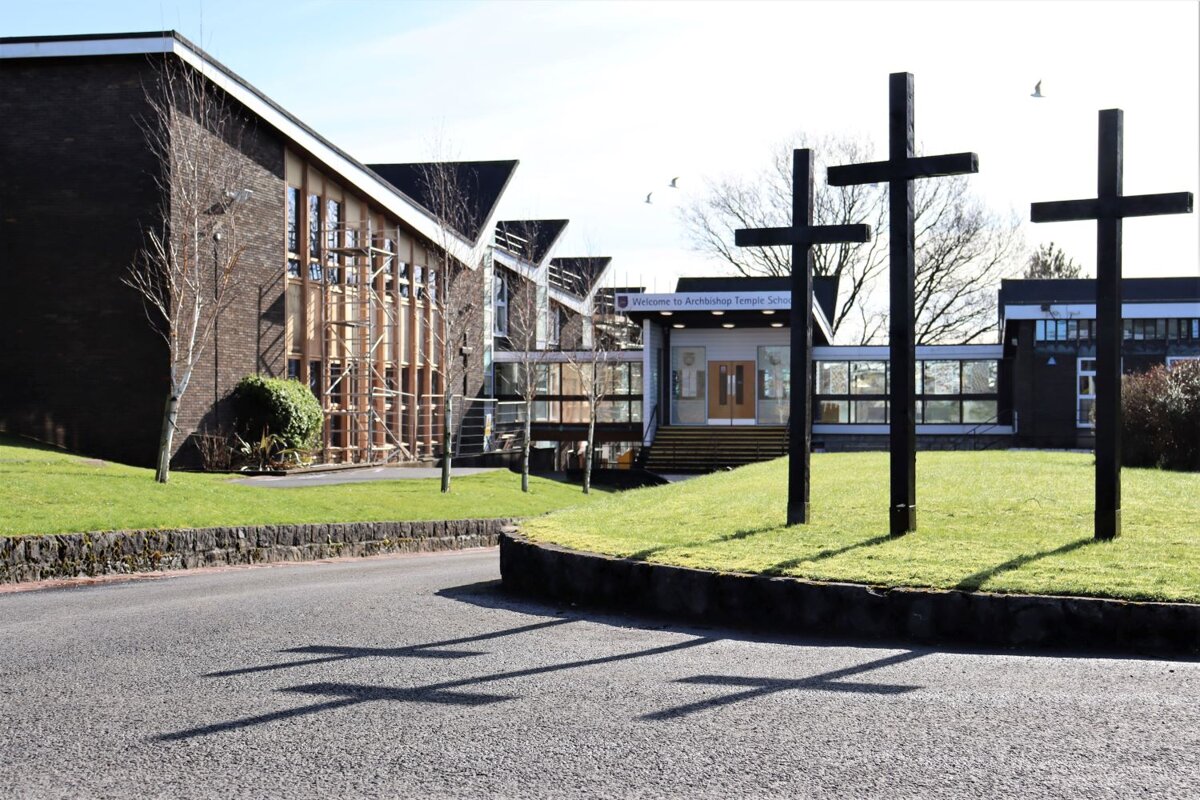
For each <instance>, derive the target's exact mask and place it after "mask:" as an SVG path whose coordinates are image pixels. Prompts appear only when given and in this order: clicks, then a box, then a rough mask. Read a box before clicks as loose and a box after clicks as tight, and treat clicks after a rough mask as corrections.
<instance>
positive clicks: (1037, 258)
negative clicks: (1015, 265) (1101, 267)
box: [1021, 242, 1083, 278]
mask: <svg viewBox="0 0 1200 800" xmlns="http://www.w3.org/2000/svg"><path fill="white" fill-rule="evenodd" d="M1082 274H1083V269H1082V268H1081V267H1080V266H1079V264H1078V263H1077V262H1076V261H1075V259H1073V258H1071V257H1070V256H1068V255H1067V254H1066V253H1065V252H1063V249H1062V248H1061V247H1059V246H1058V245H1056V244H1055V243H1054V242H1051V243H1050V244H1044V245H1042V246H1041V247H1039V248H1038V249H1037V250H1035V251H1034V252H1033V255H1031V256H1030V257H1029V263H1028V264H1027V265H1026V266H1025V274H1024V275H1022V276H1021V277H1023V278H1078V277H1079V276H1080V275H1082Z"/></svg>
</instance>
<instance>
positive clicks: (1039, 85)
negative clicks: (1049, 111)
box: [1029, 81, 1046, 97]
mask: <svg viewBox="0 0 1200 800" xmlns="http://www.w3.org/2000/svg"><path fill="white" fill-rule="evenodd" d="M1029 96H1030V97H1045V96H1046V95H1044V94H1042V82H1041V81H1038V82H1037V86H1034V87H1033V94H1031V95H1029Z"/></svg>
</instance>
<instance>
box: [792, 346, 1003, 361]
mask: <svg viewBox="0 0 1200 800" xmlns="http://www.w3.org/2000/svg"><path fill="white" fill-rule="evenodd" d="M889 357H890V352H889V348H888V346H887V345H886V344H874V345H817V346H816V347H814V348H813V359H815V360H817V361H857V360H864V361H867V360H869V361H887V360H888V359H889ZM1003 357H1004V345H1002V344H919V345H917V359H918V360H920V361H937V360H938V359H976V358H979V359H983V358H995V359H1000V358H1003Z"/></svg>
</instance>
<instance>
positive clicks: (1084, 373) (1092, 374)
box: [1075, 356, 1096, 428]
mask: <svg viewBox="0 0 1200 800" xmlns="http://www.w3.org/2000/svg"><path fill="white" fill-rule="evenodd" d="M1085 361H1090V362H1092V368H1091V369H1090V370H1085V369H1084V368H1083V362H1085ZM1083 378H1091V379H1092V393H1091V394H1084V393H1083V392H1082V391H1081V388H1082V387H1081V386H1080V383H1082V380H1083ZM1095 388H1096V357H1095V356H1080V357H1079V358H1077V359H1075V427H1076V428H1095V427H1096V423H1094V422H1089V421H1088V420H1086V419H1085V418H1084V416H1083V414H1082V413H1081V411H1082V406H1083V401H1084V400H1091V401H1092V405H1093V407H1094V406H1095V403H1096V393H1095Z"/></svg>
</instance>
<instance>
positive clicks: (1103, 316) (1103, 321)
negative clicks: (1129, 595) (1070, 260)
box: [1029, 108, 1192, 539]
mask: <svg viewBox="0 0 1200 800" xmlns="http://www.w3.org/2000/svg"><path fill="white" fill-rule="evenodd" d="M1124 124H1125V117H1124V112H1122V111H1121V109H1119V108H1112V109H1107V110H1105V111H1101V112H1100V140H1099V166H1098V170H1097V186H1096V197H1094V198H1092V199H1090V200H1060V201H1057V202H1050V203H1032V204H1031V205H1030V206H1029V217H1030V220H1031V221H1033V222H1067V221H1074V220H1084V219H1094V220H1096V517H1095V537H1096V538H1097V539H1112V538H1115V537H1116V536H1118V535H1119V534H1120V533H1121V336H1122V333H1121V220H1122V219H1124V218H1125V217H1147V216H1155V215H1158V214H1190V213H1191V211H1192V193H1191V192H1174V193H1171V194H1143V195H1134V196H1130V197H1126V196H1124V195H1122V194H1121V191H1122V182H1123V177H1124V176H1123V159H1124V155H1123V152H1122V151H1123V149H1124V135H1125V134H1124Z"/></svg>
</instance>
